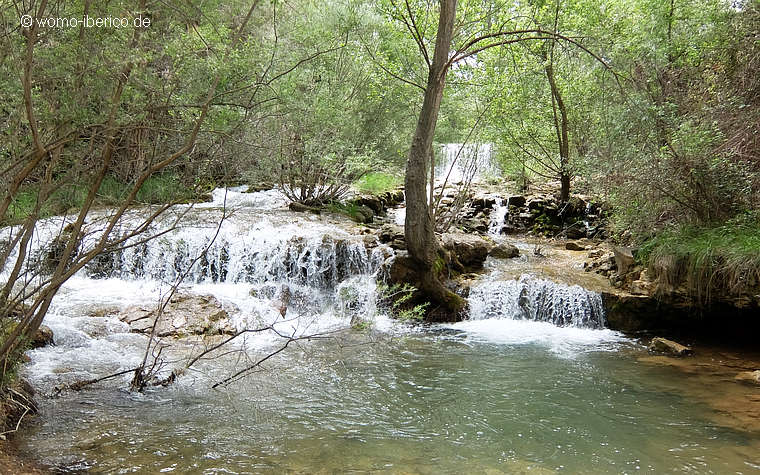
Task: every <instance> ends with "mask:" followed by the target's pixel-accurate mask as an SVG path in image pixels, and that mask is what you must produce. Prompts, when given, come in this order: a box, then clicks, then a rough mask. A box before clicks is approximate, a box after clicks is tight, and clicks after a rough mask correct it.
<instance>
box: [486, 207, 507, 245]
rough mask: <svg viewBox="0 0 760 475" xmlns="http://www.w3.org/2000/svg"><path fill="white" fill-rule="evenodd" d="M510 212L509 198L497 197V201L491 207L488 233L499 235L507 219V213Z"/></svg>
mask: <svg viewBox="0 0 760 475" xmlns="http://www.w3.org/2000/svg"><path fill="white" fill-rule="evenodd" d="M508 214H509V206H507V200H506V199H504V198H496V202H495V203H494V204H493V207H492V208H491V214H490V216H489V217H488V219H489V221H488V235H489V236H494V237H496V236H499V235H501V230H502V228H503V227H504V224H505V223H506V221H507V215H508Z"/></svg>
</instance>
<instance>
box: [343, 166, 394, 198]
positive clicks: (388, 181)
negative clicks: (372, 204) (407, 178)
mask: <svg viewBox="0 0 760 475" xmlns="http://www.w3.org/2000/svg"><path fill="white" fill-rule="evenodd" d="M402 184H403V180H402V178H401V177H400V176H398V175H392V174H390V173H383V172H375V173H368V174H366V175H364V176H363V177H361V178H360V179H359V180H357V181H356V182H355V183H354V186H355V187H356V189H358V190H359V191H360V192H362V193H367V194H370V195H379V194H382V193H385V192H386V191H392V190H394V189H396V188H398V186H399V185H402Z"/></svg>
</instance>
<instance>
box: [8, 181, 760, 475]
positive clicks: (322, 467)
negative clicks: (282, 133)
mask: <svg viewBox="0 0 760 475" xmlns="http://www.w3.org/2000/svg"><path fill="white" fill-rule="evenodd" d="M222 202H224V203H226V205H227V207H228V211H229V208H234V209H235V213H233V215H232V216H231V217H230V218H228V219H227V220H226V221H225V222H224V223H223V224H222V225H221V227H219V228H218V229H217V224H216V223H217V222H218V219H217V218H218V217H219V215H220V213H221V211H220V204H221V203H222ZM284 204H285V201H284V200H282V199H281V197H279V196H278V195H277V194H276V193H273V192H262V193H242V190H240V189H234V190H231V191H229V192H228V193H227V194H224V192H223V191H217V192H216V193H215V201H214V202H212V203H208V204H205V205H203V206H200V207H199V208H200V209H197V210H195V211H193V212H192V213H189V214H188V216H187V217H186V218H185V219H186V220H187V221H186V223H187V224H186V225H185V226H183V227H182V228H180V229H178V230H176V231H173V232H171V233H168V234H166V235H165V236H162V237H161V238H159V239H157V240H155V241H153V242H151V243H148V244H146V245H144V246H135V247H133V248H128V249H125V250H124V251H123V252H121V253H118V254H116V255H114V256H112V257H111V258H109V259H105V260H101V261H99V262H98V263H97V265H93V266H90V267H89V268H88V269H86V270H84V271H83V272H82V273H81V274H80V275H77V276H76V277H74V278H73V279H72V280H71V281H70V282H68V283H67V284H66V285H65V287H64V288H63V289H62V291H61V293H60V295H59V296H58V297H56V300H55V302H54V305H53V307H52V309H51V312H50V314H49V315H48V317H47V318H46V322H45V323H46V324H47V325H49V326H50V327H51V328H52V329H53V331H54V332H55V335H56V345H55V346H50V347H45V348H41V349H37V350H33V351H30V352H29V356H30V358H31V362H30V363H29V364H27V365H26V367H25V369H24V374H25V376H26V377H27V378H29V379H30V381H31V382H32V384H33V385H34V386H35V388H36V389H37V390H38V392H39V394H40V396H39V398H38V399H39V402H40V407H41V414H40V416H39V417H38V418H37V419H36V421H35V422H34V423H33V424H30V425H29V426H28V427H27V428H26V429H25V430H24V431H23V433H22V434H21V436H20V437H19V439H18V440H19V441H20V448H21V450H22V451H24V452H26V453H28V454H31V455H32V456H34V457H35V458H37V459H38V460H40V461H41V462H42V463H44V464H47V465H50V466H52V467H55V468H56V469H57V470H59V471H61V472H64V473H66V472H69V473H76V472H88V473H132V472H142V473H156V472H175V473H283V472H288V473H339V472H356V473H365V472H376V471H387V472H390V473H430V474H438V473H493V474H496V473H528V472H531V473H554V472H566V473H632V472H653V473H660V472H666V471H677V472H692V473H693V472H696V473H728V472H737V473H739V472H740V473H749V472H753V471H758V470H760V455H758V454H760V434H758V433H757V432H756V431H751V430H750V431H748V430H741V429H739V428H737V427H732V426H731V425H728V424H721V423H720V421H719V419H718V418H716V417H715V415H716V414H715V408H714V407H711V406H710V405H709V404H707V403H705V402H704V399H701V398H698V397H694V393H695V391H696V390H698V388H695V387H689V385H688V384H687V385H683V384H674V381H675V380H677V379H679V378H680V379H682V378H683V375H682V374H680V373H679V372H678V370H677V369H674V368H672V367H669V366H654V365H647V364H643V363H642V362H641V356H642V355H643V354H644V351H643V347H642V346H641V344H640V343H639V342H638V341H636V340H634V339H631V338H628V337H626V336H624V335H623V334H620V333H618V332H614V331H612V330H609V329H606V328H605V327H604V315H603V310H602V309H601V305H600V301H599V296H598V294H597V293H596V292H594V290H593V285H588V286H584V287H588V288H589V289H590V290H587V289H586V288H582V287H580V286H578V285H573V284H574V283H577V280H573V279H569V280H568V279H567V274H568V271H567V269H569V268H570V267H572V265H573V263H572V262H570V261H562V260H558V261H554V262H555V264H554V265H553V264H551V263H546V262H544V263H541V264H540V265H538V264H536V263H532V262H531V261H530V260H529V259H527V258H521V259H517V260H513V261H499V262H496V261H489V262H488V263H487V270H486V272H485V273H484V274H483V275H482V276H481V277H479V278H478V280H477V281H476V282H475V283H474V284H473V287H472V290H471V294H470V305H471V309H472V312H471V319H470V320H468V321H465V322H460V323H456V324H448V325H419V324H417V325H413V324H406V323H403V322H396V321H392V320H391V319H389V318H388V317H387V316H386V315H385V314H384V312H383V310H382V309H381V308H380V309H379V308H377V306H376V305H375V295H376V292H377V285H376V283H375V277H376V276H378V275H381V272H382V264H383V261H384V260H385V259H387V258H388V256H389V255H390V251H389V250H388V249H387V248H385V247H384V246H377V247H374V248H370V249H367V247H366V246H365V237H364V236H362V235H361V234H360V231H359V230H358V228H356V227H354V226H353V225H351V224H346V223H345V222H344V221H343V220H341V219H338V218H329V217H317V216H304V215H295V214H293V213H290V212H288V211H285V210H282V207H283V206H284ZM215 235H216V239H215V240H214V241H213V243H211V239H212V238H213V236H215ZM43 241H44V239H43ZM209 243H211V244H210V245H209ZM521 246H522V247H523V248H524V250H527V249H529V246H530V245H529V244H521ZM206 247H208V252H207V256H206V258H204V259H202V260H200V261H198V262H197V263H196V264H195V266H194V267H193V270H192V271H191V272H190V273H189V274H188V277H187V278H186V279H185V281H184V283H183V284H182V286H181V288H180V291H181V292H185V293H191V294H199V295H213V296H215V297H216V298H217V299H218V300H219V301H220V302H222V304H224V306H225V308H227V309H228V310H229V313H230V316H231V318H232V321H233V323H234V324H235V325H236V326H237V328H239V329H241V328H255V327H257V326H263V325H267V324H270V323H276V325H277V328H278V329H279V330H280V332H281V333H287V334H288V335H296V336H306V335H313V334H324V335H325V336H326V338H319V339H317V338H315V339H312V340H302V341H298V342H295V343H294V344H292V345H291V346H289V347H288V348H287V350H286V351H283V352H282V353H279V354H278V355H277V356H276V357H274V358H272V359H270V360H268V361H267V362H266V363H265V364H264V365H262V367H260V368H258V369H256V370H255V371H253V372H251V373H250V374H248V375H247V376H246V377H244V378H241V379H238V380H236V381H234V382H233V383H231V384H228V385H224V386H220V387H218V388H216V389H211V386H212V385H213V384H214V383H216V382H219V381H221V380H223V379H224V378H225V377H227V376H229V375H230V374H233V373H234V372H236V371H238V370H240V369H241V368H245V367H246V366H249V365H250V363H251V362H252V361H255V360H256V359H257V358H259V357H261V356H262V355H265V354H267V353H269V352H271V351H274V350H275V349H277V348H279V347H280V346H281V345H282V342H283V340H282V338H280V337H279V336H277V335H276V334H273V333H271V332H266V333H262V334H258V333H257V334H251V335H247V336H245V338H240V341H236V342H235V344H234V345H233V346H231V347H229V349H228V350H229V351H225V352H223V353H221V354H216V355H215V357H214V358H210V359H207V360H203V361H201V362H200V363H199V364H198V365H195V366H193V368H191V370H189V371H187V372H186V373H185V374H183V375H182V376H181V377H180V378H179V379H178V381H177V383H175V384H174V385H172V386H170V387H168V388H159V389H151V390H148V391H146V392H145V393H142V394H140V393H134V392H129V391H127V390H126V388H127V387H128V381H129V377H128V376H124V377H122V378H115V379H113V380H109V381H108V382H103V383H99V384H98V385H95V386H92V387H91V388H89V389H86V390H83V391H79V392H76V391H63V392H62V393H60V394H58V393H57V391H56V387H57V386H60V385H62V384H66V383H71V382H74V381H78V380H81V379H88V378H92V377H98V376H103V375H106V374H110V373H114V372H118V371H119V370H123V369H128V368H130V367H134V366H135V365H136V364H137V363H139V361H140V359H141V357H142V352H143V351H144V348H145V344H146V341H147V338H146V337H145V336H144V335H141V334H136V333H131V332H130V331H129V326H128V325H127V324H125V323H123V322H121V321H119V319H118V318H117V315H118V313H119V312H120V311H122V310H123V309H124V308H126V307H128V306H130V305H138V306H150V305H156V304H157V303H158V302H159V301H160V298H161V297H162V296H165V295H166V293H167V291H168V288H169V287H170V286H171V284H172V283H173V282H174V281H175V280H176V278H177V276H179V275H180V274H181V273H182V272H184V270H185V269H186V266H187V265H189V264H190V263H192V261H193V259H194V257H195V256H197V255H198V254H199V252H200V250H202V249H204V248H206ZM524 254H528V253H527V252H524ZM557 262H559V263H560V264H561V265H564V266H565V271H563V270H562V269H559V270H557V265H559V264H557ZM283 286H287V288H288V293H289V295H290V296H291V297H290V306H289V308H288V310H287V316H282V315H281V314H280V313H279V312H278V310H277V308H275V306H273V305H272V300H273V299H275V298H276V297H277V292H278V291H281V290H282V288H283ZM357 316H359V317H361V318H362V319H364V320H368V321H370V322H371V325H369V327H368V328H364V327H363V328H362V329H361V330H352V329H350V322H351V320H352V318H355V317H357ZM202 347H203V343H202V342H198V341H196V342H194V343H184V344H174V345H173V346H172V347H171V348H169V349H167V351H166V353H165V354H164V355H163V358H164V364H165V365H166V369H165V371H168V370H170V369H171V368H172V367H175V366H176V365H177V364H181V363H182V362H183V361H186V360H187V359H188V358H189V357H190V356H191V355H193V354H197V352H198V351H199V350H200V349H201V348H202Z"/></svg>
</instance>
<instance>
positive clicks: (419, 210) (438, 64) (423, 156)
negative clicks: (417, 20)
mask: <svg viewBox="0 0 760 475" xmlns="http://www.w3.org/2000/svg"><path fill="white" fill-rule="evenodd" d="M456 4H457V1H456V0H441V12H440V17H439V21H438V34H437V36H436V40H435V53H434V55H433V62H432V64H431V65H430V70H429V74H428V80H427V87H426V88H425V99H424V101H423V103H422V110H421V111H420V116H419V120H418V121H417V128H416V130H415V132H414V137H413V138H412V145H411V148H410V149H409V158H408V160H407V162H406V177H405V180H404V187H405V192H406V219H405V221H404V234H405V237H406V246H407V249H408V250H409V256H410V257H411V258H412V260H413V262H414V264H415V265H416V267H417V268H416V271H417V274H418V279H419V282H418V284H419V286H420V291H422V293H423V294H424V296H425V297H426V298H427V299H428V300H430V301H431V302H433V303H434V304H437V305H438V306H439V307H440V308H441V309H442V310H444V311H447V312H449V313H451V314H456V313H459V312H460V311H461V310H462V309H463V307H464V304H465V302H464V300H463V299H462V298H461V297H459V296H458V295H456V294H454V293H453V292H451V291H449V290H447V289H446V288H445V287H444V286H443V284H442V283H441V281H440V280H439V276H438V271H440V270H441V266H437V265H436V261H437V260H439V259H440V257H439V250H440V248H439V245H438V239H437V238H436V235H435V220H434V217H433V213H432V207H431V203H428V196H427V183H428V173H427V171H428V167H429V166H432V164H431V163H430V158H429V157H430V156H431V151H432V146H433V135H434V134H435V126H436V121H437V120H438V110H439V108H440V105H441V98H442V97H443V89H444V85H445V81H446V72H447V69H448V65H447V62H448V59H449V58H448V57H449V51H450V48H451V39H452V36H453V31H454V18H455V14H456ZM430 186H431V187H432V186H434V184H432V183H431V184H430ZM439 262H441V261H439Z"/></svg>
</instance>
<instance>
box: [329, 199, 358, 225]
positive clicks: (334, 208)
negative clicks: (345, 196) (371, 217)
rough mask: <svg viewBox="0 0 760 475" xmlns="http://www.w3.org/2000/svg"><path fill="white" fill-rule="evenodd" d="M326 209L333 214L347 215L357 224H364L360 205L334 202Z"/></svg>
mask: <svg viewBox="0 0 760 475" xmlns="http://www.w3.org/2000/svg"><path fill="white" fill-rule="evenodd" d="M326 208H327V210H328V211H330V212H331V213H336V214H343V215H346V216H348V217H349V218H351V219H352V220H353V221H356V222H357V223H362V222H364V215H363V214H362V213H361V211H359V205H357V204H356V203H354V202H345V203H344V202H339V201H333V202H331V203H329V204H328V205H327V206H326Z"/></svg>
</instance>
